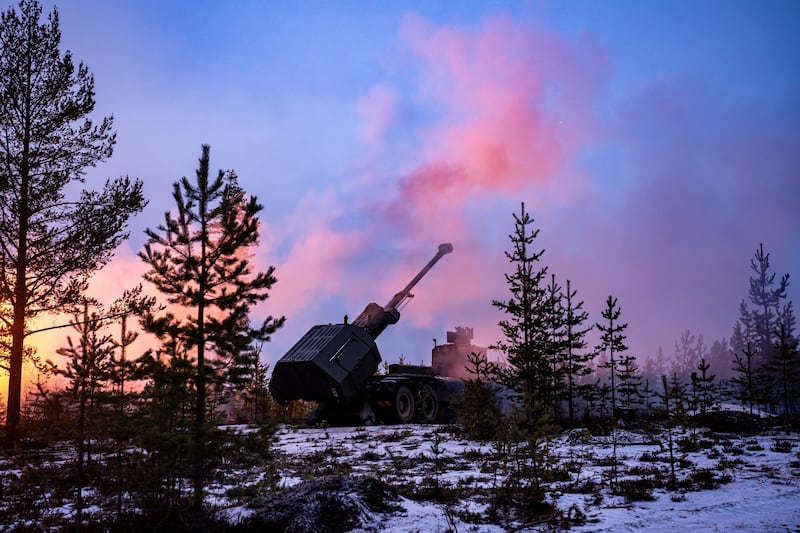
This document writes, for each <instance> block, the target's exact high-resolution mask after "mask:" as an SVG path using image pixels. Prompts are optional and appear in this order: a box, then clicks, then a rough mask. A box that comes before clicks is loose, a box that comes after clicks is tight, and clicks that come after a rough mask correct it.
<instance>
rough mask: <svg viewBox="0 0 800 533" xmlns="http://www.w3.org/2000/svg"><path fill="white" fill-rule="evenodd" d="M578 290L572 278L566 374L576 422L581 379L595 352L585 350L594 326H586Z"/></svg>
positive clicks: (566, 296)
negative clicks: (574, 286) (576, 402)
mask: <svg viewBox="0 0 800 533" xmlns="http://www.w3.org/2000/svg"><path fill="white" fill-rule="evenodd" d="M576 296H577V291H575V290H572V287H571V285H570V280H567V289H566V292H565V293H564V319H565V321H564V327H565V334H564V374H565V376H566V381H567V391H566V395H567V408H568V411H569V421H570V423H574V422H575V399H576V396H577V395H578V392H579V390H578V388H579V386H580V385H579V383H580V381H581V380H582V379H583V378H585V377H586V376H588V375H589V373H590V372H591V369H590V368H589V361H591V359H592V357H593V356H594V354H592V353H591V352H585V351H584V350H586V347H587V346H588V343H587V341H586V335H587V334H588V333H589V331H591V329H592V326H589V327H584V324H585V323H586V321H587V320H588V319H589V313H587V312H586V311H584V310H583V301H577V300H576Z"/></svg>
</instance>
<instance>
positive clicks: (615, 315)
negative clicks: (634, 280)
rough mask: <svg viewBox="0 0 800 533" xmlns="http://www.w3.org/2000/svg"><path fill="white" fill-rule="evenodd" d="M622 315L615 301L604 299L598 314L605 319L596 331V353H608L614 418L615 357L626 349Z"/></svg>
mask: <svg viewBox="0 0 800 533" xmlns="http://www.w3.org/2000/svg"><path fill="white" fill-rule="evenodd" d="M621 314H622V308H620V307H619V306H618V305H617V299H616V298H614V297H613V296H609V297H608V298H607V299H606V308H605V309H604V310H603V312H602V313H601V314H600V316H602V317H603V318H604V319H605V322H598V323H597V329H598V330H600V344H599V345H598V346H597V352H598V353H602V352H606V351H608V354H609V359H608V363H607V366H608V368H609V370H610V373H611V416H612V417H616V416H617V415H616V413H617V396H616V363H617V361H616V360H615V359H614V356H615V355H619V354H621V353H622V352H624V351H625V350H627V349H628V347H627V346H625V344H624V341H625V335H624V332H625V330H626V329H627V327H628V324H627V323H620V320H619V317H620V315H621Z"/></svg>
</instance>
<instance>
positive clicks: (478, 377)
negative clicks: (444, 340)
mask: <svg viewBox="0 0 800 533" xmlns="http://www.w3.org/2000/svg"><path fill="white" fill-rule="evenodd" d="M466 368H467V372H468V373H469V374H471V377H469V378H467V379H465V380H464V390H463V391H462V392H461V394H460V395H459V397H458V399H457V401H456V403H455V411H456V414H457V415H458V418H459V421H460V422H461V427H462V428H463V429H464V433H465V434H466V436H467V437H468V438H470V439H476V440H483V441H488V440H490V439H494V438H495V437H497V435H498V432H499V431H500V429H501V428H502V427H503V424H502V418H503V416H502V413H501V411H500V406H499V404H498V401H497V385H496V381H497V376H498V373H499V372H498V370H499V369H498V367H497V364H496V363H493V362H491V361H489V360H487V359H486V356H484V355H481V354H479V353H474V352H473V353H470V354H469V355H467V367H466Z"/></svg>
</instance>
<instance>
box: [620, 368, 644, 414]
mask: <svg viewBox="0 0 800 533" xmlns="http://www.w3.org/2000/svg"><path fill="white" fill-rule="evenodd" d="M618 377H619V395H620V397H621V399H622V405H624V406H625V409H635V408H636V407H637V406H638V405H640V403H641V401H642V398H643V396H642V391H641V389H642V375H641V373H640V372H639V367H638V366H637V365H636V357H634V356H632V355H627V356H625V357H623V358H622V359H621V360H620V362H619V372H618Z"/></svg>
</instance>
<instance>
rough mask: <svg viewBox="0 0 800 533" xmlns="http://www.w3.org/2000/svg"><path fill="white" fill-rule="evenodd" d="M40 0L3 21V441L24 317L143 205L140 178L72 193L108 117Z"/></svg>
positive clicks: (60, 292)
mask: <svg viewBox="0 0 800 533" xmlns="http://www.w3.org/2000/svg"><path fill="white" fill-rule="evenodd" d="M41 15H42V7H41V5H40V4H39V2H38V1H36V0H22V1H21V2H20V3H19V7H18V9H14V8H13V7H12V8H9V9H8V10H6V11H4V12H3V13H2V20H0V46H2V48H0V95H2V96H0V299H1V300H3V301H7V302H10V306H11V308H12V312H11V316H10V319H6V320H7V322H6V326H7V327H8V329H9V330H10V333H11V346H10V350H9V365H8V366H9V383H8V410H7V415H6V433H5V446H6V448H11V447H13V446H14V444H15V441H16V437H17V426H18V424H19V418H20V406H21V398H20V389H21V385H22V363H23V355H24V353H25V339H26V337H27V336H28V335H29V334H30V333H31V331H29V328H28V321H29V319H30V318H32V317H34V316H36V315H38V314H41V313H46V312H53V311H59V310H60V309H61V308H62V306H63V304H64V303H65V302H70V301H71V302H75V301H77V299H78V298H79V296H80V295H81V293H82V289H83V287H84V286H85V280H86V278H87V277H88V275H89V274H90V273H91V272H92V271H94V270H96V269H98V268H100V267H101V266H102V265H103V264H105V263H106V262H107V261H108V260H109V258H110V257H111V254H112V252H113V250H114V249H115V248H116V247H117V245H118V244H119V243H120V242H121V241H122V240H123V239H125V238H126V237H127V234H126V233H125V232H124V228H125V225H126V223H127V221H128V219H129V218H130V217H131V215H133V214H134V213H137V212H139V211H141V209H142V208H143V207H144V205H145V201H144V199H143V197H142V192H141V185H142V184H141V182H139V181H138V180H137V181H133V182H132V181H131V180H130V179H128V178H127V177H126V178H119V179H116V180H109V181H107V182H106V183H105V186H104V187H103V189H102V190H101V191H99V192H98V191H92V190H84V191H83V192H81V193H80V196H78V197H77V198H68V197H67V195H66V189H67V186H68V185H70V184H73V183H75V182H83V181H84V174H85V171H86V169H87V168H89V167H93V166H95V165H96V164H97V163H99V162H101V161H103V160H105V159H106V158H108V157H110V156H111V153H112V147H113V145H114V142H115V134H114V133H113V131H112V129H111V128H112V121H111V118H110V117H109V118H104V119H103V121H102V122H101V123H100V125H94V124H93V122H92V121H91V120H90V119H89V118H87V117H88V116H89V115H90V114H91V112H92V111H93V110H94V105H95V100H94V79H93V78H92V76H91V75H90V74H89V70H88V69H87V67H86V66H85V65H84V64H83V63H81V64H79V65H78V66H77V68H76V66H75V64H74V62H73V60H72V54H71V53H70V52H64V53H62V52H61V50H60V45H61V31H60V29H59V23H58V12H57V11H56V10H55V9H53V11H52V12H51V14H50V15H49V17H48V20H47V22H46V23H44V24H40V23H39V19H40V17H41Z"/></svg>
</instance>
